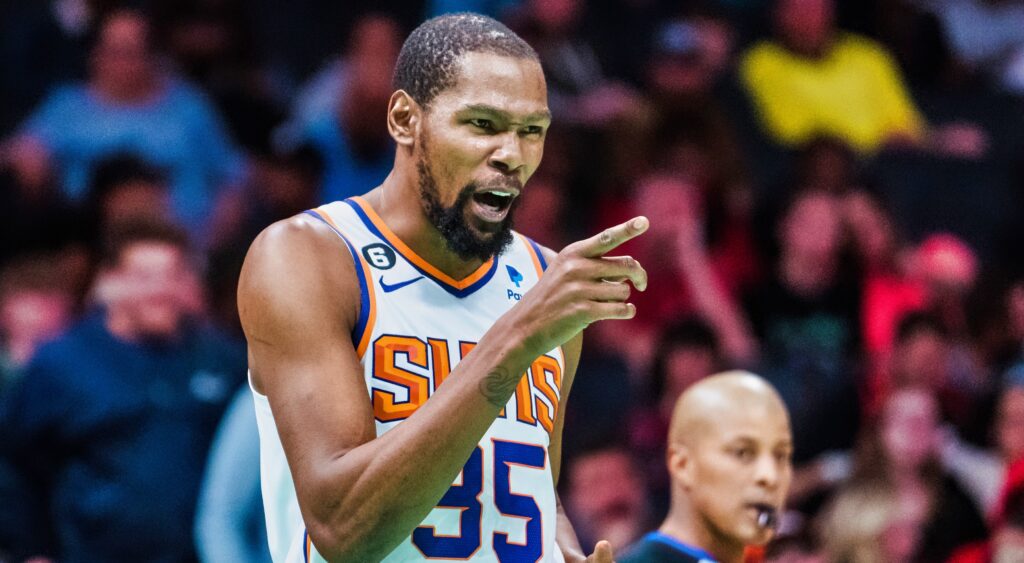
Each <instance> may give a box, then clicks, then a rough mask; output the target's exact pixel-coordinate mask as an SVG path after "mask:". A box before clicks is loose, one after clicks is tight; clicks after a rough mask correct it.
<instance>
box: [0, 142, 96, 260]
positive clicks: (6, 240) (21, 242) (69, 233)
mask: <svg viewBox="0 0 1024 563" xmlns="http://www.w3.org/2000/svg"><path fill="white" fill-rule="evenodd" d="M2 153H3V150H2V149H0V262H3V261H5V260H7V259H9V258H11V257H14V256H17V255H20V254H24V253H26V252H28V253H32V252H42V253H50V252H58V251H62V250H67V249H68V248H69V247H72V246H74V245H75V243H76V242H78V241H80V240H81V239H83V238H84V237H85V233H84V232H83V226H82V225H81V224H82V223H83V222H82V221H81V218H80V217H79V213H78V210H76V209H75V208H74V206H72V205H71V204H70V203H69V202H68V201H67V200H66V199H65V198H64V197H63V195H62V194H61V192H60V190H59V189H58V188H57V187H56V186H55V185H54V180H53V173H52V170H51V169H50V165H49V162H48V159H47V157H46V154H45V150H44V149H43V148H42V147H41V146H40V145H39V144H38V143H32V142H26V143H22V144H21V145H19V146H18V147H16V150H12V151H10V153H9V154H7V155H6V159H5V155H3V154H2ZM12 161H18V162H20V163H21V165H20V166H17V167H15V166H12V165H11V163H12ZM43 225H46V227H45V228H42V226H43Z"/></svg>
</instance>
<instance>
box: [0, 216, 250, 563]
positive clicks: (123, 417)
mask: <svg viewBox="0 0 1024 563" xmlns="http://www.w3.org/2000/svg"><path fill="white" fill-rule="evenodd" d="M186 240H187V239H186V236H185V234H184V232H182V231H180V230H177V229H176V228H172V227H168V226H164V225H159V224H132V225H126V226H124V227H122V228H121V229H119V230H118V231H117V232H116V233H114V234H113V235H112V236H111V238H110V240H109V242H108V244H107V247H106V249H105V253H104V256H103V258H102V260H101V265H100V272H99V274H98V277H97V280H96V282H95V286H94V290H93V292H94V295H95V297H96V299H97V301H98V303H99V304H100V305H101V308H100V309H99V310H97V311H95V312H93V313H91V314H89V315H88V316H86V317H85V318H84V319H83V320H82V321H81V322H79V323H78V324H76V325H75V326H74V327H72V328H71V329H70V330H69V331H68V332H67V333H66V334H65V335H64V336H62V337H60V338H58V339H57V340H55V341H53V342H51V343H50V344H48V345H46V346H44V347H42V348H41V349H40V350H39V352H38V353H37V354H36V356H35V358H34V359H33V361H32V362H31V364H30V365H29V366H28V368H27V369H26V371H25V374H24V376H23V377H22V379H21V381H20V382H19V383H18V384H17V385H16V386H15V387H14V388H13V389H11V391H10V392H9V393H8V394H7V396H6V397H5V400H4V401H3V403H2V404H0V427H2V428H3V429H4V431H3V439H2V440H0V461H2V462H3V463H5V464H9V465H10V466H11V467H13V468H15V469H16V475H17V478H18V479H20V480H22V481H24V482H25V483H26V486H25V487H24V488H21V489H19V490H18V491H16V493H17V494H15V495H8V494H7V493H9V492H10V491H8V490H3V491H2V492H4V493H5V497H13V498H3V499H0V503H2V504H3V506H4V507H5V509H4V512H5V513H11V514H17V515H18V519H17V522H16V523H15V525H14V526H13V527H7V526H9V525H10V524H11V523H10V522H4V521H2V520H0V523H3V524H4V527H2V529H0V545H2V546H3V547H9V548H10V551H11V552H12V555H13V556H14V557H16V558H17V557H28V556H33V555H49V556H52V557H54V558H56V559H58V560H60V561H67V562H72V563H73V562H76V561H143V560H145V561H167V562H171V561H174V562H179V561H180V562H187V561H191V560H193V559H194V557H195V555H194V548H193V545H194V542H193V541H192V530H193V526H192V523H193V522H194V508H195V503H196V496H197V493H198V490H199V483H200V479H201V477H202V471H203V467H204V464H205V462H206V455H207V448H208V446H209V443H210V439H211V437H212V435H213V432H214V429H215V428H216V424H217V422H218V420H219V419H220V415H221V413H222V412H223V410H224V406H225V404H226V402H227V401H228V399H229V398H230V396H231V393H232V391H233V390H234V389H237V387H238V385H239V384H240V383H241V382H242V380H243V378H244V374H245V365H246V360H245V352H244V349H243V348H242V347H241V346H240V345H238V344H237V343H236V342H234V341H230V340H228V339H226V338H224V337H223V336H222V335H220V334H219V333H217V332H216V331H213V330H211V329H210V328H208V327H207V326H205V325H204V324H203V322H202V318H201V317H199V316H198V315H197V312H198V310H199V308H200V303H201V297H200V296H199V295H198V293H199V288H198V283H197V272H196V271H195V266H194V265H193V262H192V257H191V255H190V253H189V251H188V249H187V248H188V247H187V242H186Z"/></svg>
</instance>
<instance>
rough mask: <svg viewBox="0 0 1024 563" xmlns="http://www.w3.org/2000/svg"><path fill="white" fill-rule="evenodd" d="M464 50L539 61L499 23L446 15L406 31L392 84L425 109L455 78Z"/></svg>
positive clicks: (469, 15)
mask: <svg viewBox="0 0 1024 563" xmlns="http://www.w3.org/2000/svg"><path fill="white" fill-rule="evenodd" d="M466 53H493V54H496V55H504V56H508V57H516V58H520V59H531V60H534V61H540V58H539V57H538V56H537V52H536V51H534V50H533V47H530V45H529V44H528V43H526V41H524V40H523V39H522V38H521V37H519V36H518V35H516V33H515V32H514V31H512V30H511V29H509V28H508V27H506V26H505V25H504V24H502V23H501V22H499V21H497V20H495V19H493V18H489V17H487V16H482V15H480V14H473V13H469V12H460V13H456V14H446V15H443V16H438V17H436V18H431V19H429V20H427V21H425V22H423V23H422V24H420V26H419V27H417V28H416V29H414V30H413V32H412V33H410V34H409V37H408V38H407V39H406V40H405V43H404V44H403V45H402V50H401V51H400V52H399V53H398V62H396V63H395V75H394V79H393V81H392V83H393V85H394V87H395V89H396V90H405V91H406V93H408V94H409V95H410V96H412V98H413V99H414V100H416V103H418V104H420V106H422V107H423V108H427V107H429V105H430V103H431V102H432V101H433V100H434V98H436V97H437V95H438V94H440V93H441V92H443V91H445V90H447V89H448V88H451V87H452V86H454V85H455V83H456V82H457V81H458V79H459V76H458V62H459V59H460V58H462V56H463V55H465V54H466Z"/></svg>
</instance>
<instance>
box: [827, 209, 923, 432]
mask: <svg viewBox="0 0 1024 563" xmlns="http://www.w3.org/2000/svg"><path fill="white" fill-rule="evenodd" d="M843 208H844V209H843V215H844V218H845V223H846V227H847V229H848V231H849V234H850V241H851V242H852V246H853V252H854V254H855V255H856V257H857V260H858V262H859V266H860V270H861V271H862V273H863V274H862V275H863V276H864V291H863V298H862V299H861V303H862V311H861V331H862V333H863V339H864V352H865V358H864V359H865V373H866V381H865V386H864V387H865V388H864V391H865V393H866V396H865V397H864V407H865V409H866V411H867V412H869V413H873V412H875V410H876V409H877V408H878V406H879V404H880V402H881V400H882V399H883V398H884V397H885V396H886V393H887V390H888V385H889V379H890V369H891V366H892V353H893V346H894V342H895V340H896V331H897V324H898V323H899V321H900V319H902V318H903V317H904V316H905V315H906V314H907V313H909V312H912V311H917V310H921V309H924V308H925V306H926V305H927V299H928V292H927V287H926V285H925V284H924V283H923V281H922V280H919V279H917V278H916V277H914V276H912V275H911V272H910V271H909V270H910V263H911V260H910V258H911V254H912V252H911V249H910V248H909V247H908V246H906V245H905V244H904V243H903V242H902V241H901V240H900V238H899V233H898V227H897V225H896V221H895V218H894V217H893V215H892V212H891V211H890V210H889V209H888V208H887V206H886V204H885V202H884V201H883V199H882V198H881V196H878V195H876V194H874V193H872V192H871V191H869V190H867V189H855V190H853V191H850V192H848V193H847V194H846V195H845V196H843Z"/></svg>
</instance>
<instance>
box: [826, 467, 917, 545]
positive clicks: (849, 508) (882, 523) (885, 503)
mask: <svg viewBox="0 0 1024 563" xmlns="http://www.w3.org/2000/svg"><path fill="white" fill-rule="evenodd" d="M912 517H913V515H912V514H910V513H909V511H908V513H907V514H900V511H899V506H898V503H897V502H896V499H895V497H894V496H893V494H892V491H891V490H889V488H887V487H885V486H884V485H880V484H877V483H868V484H864V485H854V486H849V487H846V488H845V489H843V490H842V491H840V492H839V493H838V494H837V495H836V497H835V498H834V499H833V500H832V502H831V503H830V505H829V507H828V508H827V509H826V511H825V513H824V514H823V515H822V518H821V532H820V535H821V543H822V558H821V560H822V561H829V562H832V561H836V562H838V561H844V562H845V561H849V562H856V563H889V562H892V561H909V560H910V559H909V558H910V557H911V555H912V552H911V551H910V549H909V548H908V547H907V546H906V543H907V542H905V541H902V539H903V538H901V537H900V536H899V533H900V531H901V529H900V527H899V525H900V521H901V520H904V519H905V520H907V521H908V523H909V524H911V525H913V524H914V523H915V522H914V520H913V518H912ZM887 540H888V541H887ZM911 547H912V546H911Z"/></svg>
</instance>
